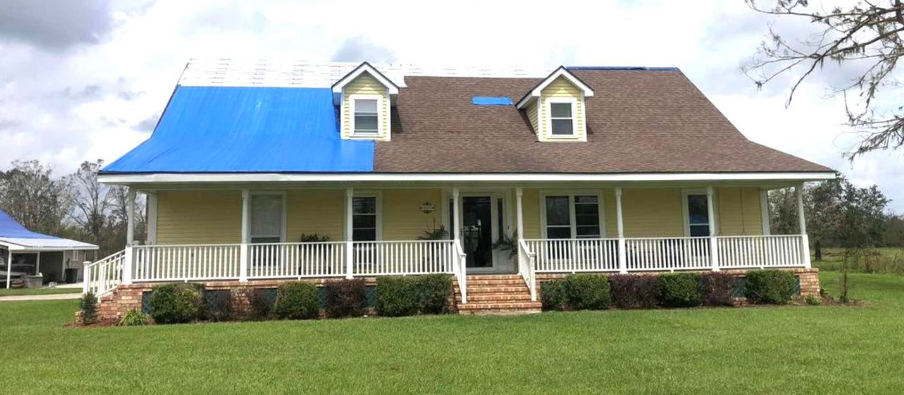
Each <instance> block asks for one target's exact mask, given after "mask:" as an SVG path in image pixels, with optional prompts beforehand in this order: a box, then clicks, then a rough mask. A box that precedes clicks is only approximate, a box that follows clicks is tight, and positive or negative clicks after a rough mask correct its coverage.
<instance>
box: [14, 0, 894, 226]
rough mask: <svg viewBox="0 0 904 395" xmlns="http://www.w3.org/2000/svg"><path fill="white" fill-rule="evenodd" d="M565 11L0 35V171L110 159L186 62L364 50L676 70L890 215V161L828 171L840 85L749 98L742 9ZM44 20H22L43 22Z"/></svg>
mask: <svg viewBox="0 0 904 395" xmlns="http://www.w3.org/2000/svg"><path fill="white" fill-rule="evenodd" d="M132 3H134V4H132ZM580 3H581V4H575V3H569V9H574V10H580V12H577V13H569V14H568V16H569V17H568V18H550V17H549V16H550V15H549V8H548V4H549V2H548V1H542V2H541V1H518V2H502V1H485V0H484V1H461V2H458V3H455V5H454V6H448V5H445V6H442V7H439V6H433V5H431V4H430V3H427V2H422V1H389V2H329V1H310V2H296V1H269V0H268V1H259V2H253V3H249V2H236V1H216V0H205V1H191V2H186V1H175V0H160V1H157V2H154V3H150V2H146V1H136V2H130V4H129V6H128V7H125V6H120V5H119V2H115V3H111V4H116V6H117V7H118V8H117V7H112V6H111V7H106V4H107V3H105V2H98V3H97V4H102V5H104V7H97V9H99V10H105V9H106V10H107V12H109V15H106V16H105V15H103V14H100V15H99V14H98V13H97V12H94V13H92V14H90V15H89V16H90V17H91V18H94V19H93V20H102V21H106V22H104V23H105V24H104V25H103V26H100V28H97V29H87V30H86V29H82V30H81V31H80V34H81V35H78V36H73V37H66V36H64V37H59V36H53V37H45V36H37V37H33V36H28V35H27V34H29V33H33V32H34V29H31V30H29V31H27V32H13V33H9V32H6V31H4V30H0V53H2V54H3V62H0V146H3V147H5V153H6V154H7V155H9V156H10V160H11V159H15V158H17V159H27V158H38V159H41V160H42V161H46V162H49V163H51V164H53V165H54V166H55V167H56V168H57V169H58V170H59V171H65V172H69V171H72V170H74V169H75V167H76V166H77V165H78V163H80V162H81V161H83V160H93V159H97V158H102V159H105V160H107V161H110V160H114V159H116V158H117V157H119V156H120V155H122V154H123V153H125V152H127V151H128V150H129V149H131V148H132V147H134V146H135V145H136V144H137V143H139V142H140V141H142V140H144V139H146V138H147V137H148V136H149V133H150V129H149V126H148V125H152V124H154V123H155V119H156V117H158V116H159V114H160V112H161V111H162V109H163V107H164V106H165V104H166V102H167V99H168V98H169V95H170V94H171V93H172V90H173V86H174V84H175V82H176V81H177V80H178V78H179V75H180V73H181V71H182V69H183V67H184V65H185V62H186V61H187V60H188V59H189V58H192V57H219V56H223V57H267V56H272V57H281V58H284V57H293V58H307V59H311V60H314V61H326V60H329V59H331V58H332V57H333V56H334V55H336V53H337V51H338V50H339V49H340V48H341V47H342V46H343V44H344V43H347V42H350V41H349V40H352V41H351V42H352V43H354V40H363V42H365V43H366V44H367V46H365V47H364V49H366V50H372V49H374V48H376V49H379V51H377V52H375V53H373V55H367V56H384V57H390V58H394V59H396V60H397V61H399V62H402V63H418V64H423V65H462V66H463V65H514V64H517V65H523V66H540V65H544V66H551V65H559V64H566V65H640V66H678V67H680V68H681V69H682V71H684V73H685V74H687V75H688V77H689V78H690V79H691V80H692V81H693V82H694V83H695V84H697V86H698V87H700V89H701V90H702V91H703V92H704V93H706V94H707V95H708V96H709V97H710V99H711V100H712V101H713V102H714V103H715V104H716V106H717V107H719V108H720V109H721V110H722V111H723V112H724V113H725V114H726V115H727V116H728V118H729V119H730V120H731V121H732V122H733V123H734V124H735V125H736V126H737V127H738V128H739V129H740V130H741V131H742V132H743V133H744V134H745V135H746V136H747V137H748V138H750V139H751V140H754V141H757V142H760V143H763V144H766V145H768V146H771V147H774V148H777V149H780V150H783V151H786V152H790V153H793V154H795V155H799V156H801V157H804V158H806V159H809V160H812V161H816V162H819V163H822V164H825V165H828V166H831V167H833V168H835V169H838V170H840V171H842V172H843V173H845V174H846V175H848V176H849V177H850V179H851V180H852V181H854V182H856V183H858V184H860V185H867V184H871V183H877V184H879V186H880V188H881V189H882V190H883V191H884V192H885V193H886V194H887V195H889V197H890V198H892V199H894V200H895V202H894V203H893V207H894V208H895V209H896V210H897V211H899V212H902V211H904V187H902V186H900V184H902V183H901V182H900V180H901V179H902V177H904V170H902V169H904V159H902V157H904V155H902V153H901V152H894V153H887V152H886V153H876V154H871V155H868V156H865V157H863V158H860V159H857V161H855V162H854V163H853V164H850V163H848V162H847V161H846V160H844V159H843V158H842V157H841V154H842V153H843V152H845V151H847V150H848V149H849V148H850V146H851V144H852V141H853V140H852V138H853V136H850V135H848V134H845V131H846V130H847V129H846V128H845V127H844V126H843V125H842V123H843V122H844V117H843V114H842V113H841V112H840V110H841V107H840V106H841V103H840V102H839V99H837V98H834V99H832V98H828V99H827V98H825V96H826V93H827V92H828V91H827V89H828V86H827V85H824V84H827V83H835V82H837V81H838V78H843V77H844V73H843V72H840V71H838V70H832V69H830V70H827V74H826V75H825V76H821V77H820V78H818V79H814V80H813V83H811V84H807V85H806V86H804V88H803V89H802V90H801V91H799V92H798V94H797V96H796V99H795V101H794V103H792V105H791V107H789V108H785V105H784V102H785V99H786V95H787V87H788V86H787V83H786V82H785V81H779V82H778V83H777V84H774V85H771V86H767V87H766V88H765V89H763V90H762V91H757V90H756V89H755V87H754V85H753V83H752V82H750V81H749V79H747V78H746V77H745V76H744V75H743V74H742V73H741V72H740V71H739V67H740V65H741V63H742V62H743V61H744V60H745V59H747V58H748V57H750V56H751V55H752V54H753V53H754V50H755V48H756V45H757V44H758V43H759V42H761V41H762V40H763V39H764V35H765V33H766V23H767V18H766V17H765V16H763V15H759V14H755V13H753V12H751V11H750V10H749V9H747V7H746V6H745V5H744V4H743V2H741V1H730V2H725V1H719V0H702V1H697V2H694V5H693V6H689V5H688V3H687V2H677V1H640V2H611V3H610V2H599V1H596V2H580ZM601 3H602V4H601ZM29 12H30V13H31V14H30V15H32V16H34V15H42V14H40V13H39V12H38V11H35V10H33V9H32V10H31V11H29ZM47 12H48V15H50V17H44V16H41V17H35V18H36V19H35V18H33V19H34V20H37V21H41V20H50V21H52V20H54V19H53V18H52V15H51V14H52V13H53V12H54V10H47ZM57 12H59V11H57ZM338 15H342V18H341V19H339V18H337V16H338ZM776 26H777V27H779V28H785V29H789V31H794V32H798V31H799V32H803V31H806V29H808V27H806V26H799V25H795V24H790V23H786V22H782V21H780V22H779V24H777V25H776ZM7 30H8V29H7ZM53 32H56V30H55V31H53ZM4 33H5V35H4ZM4 37H5V39H4ZM23 37H25V38H23ZM29 40H30V41H29ZM60 43H62V44H60ZM61 46H64V47H65V49H59V48H60V47H61ZM51 47H52V48H53V50H51V49H48V48H51ZM364 53H365V54H370V53H369V52H367V51H364ZM0 166H2V167H4V168H5V167H7V166H8V164H7V163H2V164H0Z"/></svg>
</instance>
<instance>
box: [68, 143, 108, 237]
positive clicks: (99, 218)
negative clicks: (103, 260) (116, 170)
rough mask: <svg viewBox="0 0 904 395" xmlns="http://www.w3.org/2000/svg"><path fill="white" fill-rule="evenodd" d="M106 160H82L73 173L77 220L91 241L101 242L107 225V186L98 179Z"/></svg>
mask: <svg viewBox="0 0 904 395" xmlns="http://www.w3.org/2000/svg"><path fill="white" fill-rule="evenodd" d="M103 165H104V161H103V160H98V161H97V162H88V161H85V162H82V165H81V166H79V169H78V170H77V171H76V172H75V174H73V175H72V180H73V185H74V187H75V189H76V193H75V199H73V200H74V202H75V211H76V212H75V213H73V215H72V219H73V221H75V222H76V223H77V224H78V225H79V226H80V227H81V229H82V231H83V232H84V233H85V235H86V236H87V237H88V240H87V241H89V242H91V243H95V244H96V243H99V242H100V241H101V239H102V234H103V232H104V231H105V230H106V229H104V228H105V227H106V226H107V207H108V203H107V188H106V186H104V185H103V184H101V183H100V182H98V181H97V172H98V171H99V170H100V169H101V167H103Z"/></svg>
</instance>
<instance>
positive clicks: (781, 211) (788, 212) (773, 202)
mask: <svg viewBox="0 0 904 395" xmlns="http://www.w3.org/2000/svg"><path fill="white" fill-rule="evenodd" d="M769 214H770V215H769V216H770V218H769V224H770V231H771V232H772V233H773V234H777V235H791V234H795V233H797V232H798V231H799V229H798V228H799V227H800V225H799V223H798V221H797V196H796V194H795V192H794V190H792V189H790V188H785V189H776V190H773V191H770V192H769Z"/></svg>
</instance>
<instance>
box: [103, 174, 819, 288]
mask: <svg viewBox="0 0 904 395" xmlns="http://www.w3.org/2000/svg"><path fill="white" fill-rule="evenodd" d="M792 185H795V187H796V188H797V190H798V191H800V188H801V185H802V184H800V183H797V184H792ZM781 187H788V184H787V183H784V184H782V183H764V184H755V183H740V184H739V183H732V184H728V183H719V184H709V185H705V184H704V185H701V184H694V185H690V184H687V183H682V184H663V183H659V184H650V185H644V184H633V185H607V184H593V185H590V184H583V185H580V187H578V188H575V187H571V188H569V187H567V186H565V185H561V184H559V185H555V184H550V185H539V184H525V185H523V186H522V185H499V186H490V185H451V186H443V185H438V186H404V187H400V186H376V185H374V186H371V185H368V186H366V187H364V186H357V185H355V186H345V187H344V188H337V187H335V186H333V187H326V186H325V187H316V188H313V187H306V186H305V187H302V186H272V185H269V186H266V187H256V188H235V189H219V188H210V187H205V186H197V185H195V186H191V187H188V186H179V187H173V186H168V187H158V188H154V189H151V188H146V189H142V190H141V192H142V193H145V194H147V196H148V219H149V229H148V240H147V241H146V243H144V244H139V243H136V242H135V240H134V239H133V237H132V232H130V233H129V244H128V245H127V246H126V248H125V249H124V250H123V251H121V252H119V253H117V254H113V255H111V256H109V257H107V258H105V259H103V260H100V261H98V262H96V263H94V264H92V265H90V266H89V267H88V268H86V279H87V281H86V282H85V291H86V292H87V291H91V292H95V293H100V294H103V293H106V292H109V291H110V290H112V289H114V288H115V287H116V286H117V285H119V284H120V283H122V284H131V283H133V282H168V281H218V280H233V281H238V282H247V281H249V280H258V279H301V278H329V277H338V278H342V277H345V278H353V277H373V276H383V275H417V274H426V273H450V274H454V275H455V277H456V279H457V281H458V284H459V286H460V288H461V290H462V301H463V302H465V303H466V301H467V284H466V282H467V275H468V274H497V273H498V274H519V275H520V276H521V277H522V278H523V279H524V281H525V284H526V285H527V287H528V288H529V290H530V292H531V299H533V300H536V276H537V274H538V273H541V274H542V273H573V272H602V273H632V272H653V271H677V270H714V271H718V270H724V269H754V268H767V267H769V268H809V266H810V260H809V247H808V240H807V236H806V229H805V221H804V219H803V204H802V201H801V199H800V197H799V198H798V209H799V211H800V218H801V221H800V233H799V234H794V235H771V234H770V233H769V220H768V210H767V202H766V193H767V191H768V190H769V189H772V188H781ZM137 191H138V189H137V188H134V187H133V188H132V189H131V193H130V202H131V201H133V200H134V196H135V193H137ZM798 196H799V195H798ZM130 228H131V227H130ZM522 235H523V236H522Z"/></svg>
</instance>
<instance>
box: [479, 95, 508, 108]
mask: <svg viewBox="0 0 904 395" xmlns="http://www.w3.org/2000/svg"><path fill="white" fill-rule="evenodd" d="M471 102H472V103H474V105H475V106H511V105H512V99H511V98H509V97H507V96H474V98H473V99H471Z"/></svg>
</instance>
